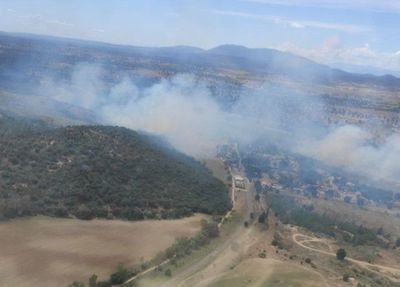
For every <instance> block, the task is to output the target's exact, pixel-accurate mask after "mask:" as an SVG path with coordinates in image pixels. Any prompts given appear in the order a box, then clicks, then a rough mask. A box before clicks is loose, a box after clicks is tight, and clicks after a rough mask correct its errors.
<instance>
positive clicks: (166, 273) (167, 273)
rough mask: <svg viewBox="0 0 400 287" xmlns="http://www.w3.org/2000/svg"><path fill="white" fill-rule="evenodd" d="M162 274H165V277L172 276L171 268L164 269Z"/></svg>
mask: <svg viewBox="0 0 400 287" xmlns="http://www.w3.org/2000/svg"><path fill="white" fill-rule="evenodd" d="M164 275H165V276H167V277H171V276H172V272H171V269H167V270H165V272H164Z"/></svg>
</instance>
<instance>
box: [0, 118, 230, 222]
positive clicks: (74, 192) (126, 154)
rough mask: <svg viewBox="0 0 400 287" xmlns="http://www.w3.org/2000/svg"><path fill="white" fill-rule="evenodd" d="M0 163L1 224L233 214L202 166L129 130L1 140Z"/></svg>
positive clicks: (63, 131) (55, 132)
mask: <svg viewBox="0 0 400 287" xmlns="http://www.w3.org/2000/svg"><path fill="white" fill-rule="evenodd" d="M0 126H1V122H0ZM0 130H1V128H0ZM0 159H1V160H0V217H1V218H14V217H18V216H29V215H36V214H44V215H50V216H58V217H67V216H71V215H73V216H76V217H78V218H81V219H91V218H93V217H103V218H113V217H118V218H125V219H128V220H140V219H145V218H178V217H182V216H186V215H190V214H191V213H193V212H204V213H210V214H211V213H212V214H214V213H215V214H222V213H224V212H225V211H226V210H228V209H229V208H230V201H229V196H228V190H227V188H226V187H225V186H224V184H223V183H222V182H221V181H219V180H217V179H216V178H214V177H213V176H212V174H211V173H210V171H209V170H208V169H206V168H205V167H204V166H203V165H202V164H200V163H199V162H197V161H195V160H194V159H192V158H190V157H187V156H185V155H183V154H181V153H179V152H177V151H175V150H173V149H172V148H170V147H166V146H163V145H162V144H161V143H160V142H159V141H155V140H154V139H153V138H152V137H150V136H147V135H142V134H138V133H136V132H134V131H131V130H128V129H124V128H119V127H105V126H74V127H66V128H59V129H51V130H46V131H40V132H37V133H34V132H32V133H31V132H27V133H23V134H18V136H4V137H2V138H1V139H0Z"/></svg>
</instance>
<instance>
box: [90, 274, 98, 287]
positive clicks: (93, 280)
mask: <svg viewBox="0 0 400 287" xmlns="http://www.w3.org/2000/svg"><path fill="white" fill-rule="evenodd" d="M89 287H97V275H96V274H93V275H92V276H90V278H89Z"/></svg>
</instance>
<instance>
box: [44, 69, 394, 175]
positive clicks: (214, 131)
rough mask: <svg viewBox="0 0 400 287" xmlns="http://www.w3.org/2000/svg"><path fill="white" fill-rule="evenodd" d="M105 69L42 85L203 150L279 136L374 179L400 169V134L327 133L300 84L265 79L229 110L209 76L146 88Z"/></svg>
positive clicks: (111, 117)
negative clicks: (109, 78)
mask: <svg viewBox="0 0 400 287" xmlns="http://www.w3.org/2000/svg"><path fill="white" fill-rule="evenodd" d="M101 74H102V69H101V67H100V66H94V65H87V64H80V65H78V66H77V67H76V68H75V71H74V73H73V75H72V77H71V80H70V81H68V82H67V83H56V82H51V81H50V84H48V85H47V86H43V87H42V88H43V89H42V90H43V91H46V92H45V93H48V94H50V95H53V96H54V97H55V98H56V99H57V100H59V101H63V102H67V103H70V104H74V105H77V106H81V107H85V108H88V109H91V110H93V111H96V112H97V113H98V115H99V116H100V117H101V118H102V119H103V121H104V123H107V124H113V125H120V126H125V127H128V128H131V129H134V130H142V131H146V132H150V133H153V134H158V135H162V136H164V137H165V138H166V139H167V140H168V141H169V142H170V143H171V144H172V145H173V146H174V147H175V148H177V149H179V150H181V151H183V152H185V153H188V154H191V155H194V156H197V157H201V156H205V155H209V154H210V153H213V152H214V150H215V146H216V145H217V144H219V143H221V142H225V141H227V140H231V139H232V140H235V141H238V142H239V143H250V142H252V141H254V140H256V139H260V138H261V139H262V138H263V137H267V138H271V137H274V138H275V139H276V140H277V141H279V145H287V146H290V147H291V148H293V149H294V150H295V151H297V152H300V153H302V154H304V155H307V156H311V157H313V158H316V159H319V160H321V161H324V162H326V163H328V164H331V165H335V166H340V167H345V168H348V169H350V170H352V171H355V172H357V173H359V174H363V175H368V176H371V177H373V178H375V179H389V180H398V178H399V176H400V136H399V135H393V136H391V137H389V138H387V140H386V142H385V143H384V144H382V145H380V146H375V145H373V144H371V142H370V141H369V140H370V138H371V135H370V134H369V133H368V132H366V131H364V130H362V129H361V128H359V127H356V126H342V127H339V128H337V129H336V130H333V131H332V132H330V133H327V134H326V133H325V135H324V136H322V137H321V133H320V129H319V127H318V126H316V125H313V124H310V123H309V122H307V121H306V120H305V121H302V116H303V117H304V116H305V117H306V118H307V117H308V116H310V115H314V116H315V115H317V117H318V114H319V113H321V112H322V109H321V105H323V104H322V103H319V102H318V101H316V100H315V99H312V100H310V98H309V97H306V96H304V95H301V94H291V93H293V91H285V90H282V89H280V88H276V87H271V86H268V85H266V86H265V88H264V89H261V90H260V91H258V92H257V93H251V94H246V95H245V96H243V97H241V98H240V99H239V101H238V102H237V103H236V104H235V105H234V106H233V107H232V109H230V111H227V110H225V109H222V108H221V107H220V105H219V104H218V103H217V101H216V99H215V98H214V97H213V96H212V94H211V92H210V90H209V89H208V88H207V87H206V85H205V84H204V83H203V82H201V81H199V80H197V79H196V78H195V77H193V76H190V75H178V76H175V77H174V78H172V79H164V80H161V81H160V82H159V83H156V84H154V85H153V86H151V87H148V88H144V89H143V88H138V87H136V86H135V85H134V84H133V83H132V82H131V81H130V80H129V78H124V79H123V80H122V81H121V82H119V83H117V84H116V85H114V86H112V87H111V88H109V87H108V88H107V87H106V85H105V84H104V82H103V81H102V80H101ZM282 94H285V95H286V96H288V97H282ZM282 101H288V102H289V104H290V105H291V110H290V111H289V112H288V111H287V110H282V109H281V102H282ZM292 117H293V118H296V121H295V122H293V120H292V121H290V119H291V118H292ZM288 119H289V121H288ZM282 123H289V125H290V128H289V130H290V131H289V133H286V132H283V131H282V130H285V129H282ZM285 128H286V127H285Z"/></svg>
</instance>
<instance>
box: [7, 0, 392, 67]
mask: <svg viewBox="0 0 400 287" xmlns="http://www.w3.org/2000/svg"><path fill="white" fill-rule="evenodd" d="M399 27H400V0H379V1H378V0H113V1H110V0H57V1H54V0H35V1H32V0H0V30H1V31H6V32H23V33H35V34H45V35H53V36H61V37H70V38H79V39H86V40H96V41H102V42H110V43H116V44H128V45H140V46H173V45H189V46H197V47H201V48H212V47H215V46H218V45H221V44H238V45H244V46H247V47H257V48H276V49H280V50H284V51H289V52H292V53H295V54H299V55H302V56H305V57H307V58H311V59H313V60H316V61H318V62H321V63H326V64H330V65H333V66H339V67H347V68H348V69H358V68H359V66H363V67H364V66H365V67H368V69H370V70H371V71H372V70H374V69H377V70H379V71H393V72H395V74H396V73H398V74H400V32H399Z"/></svg>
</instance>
